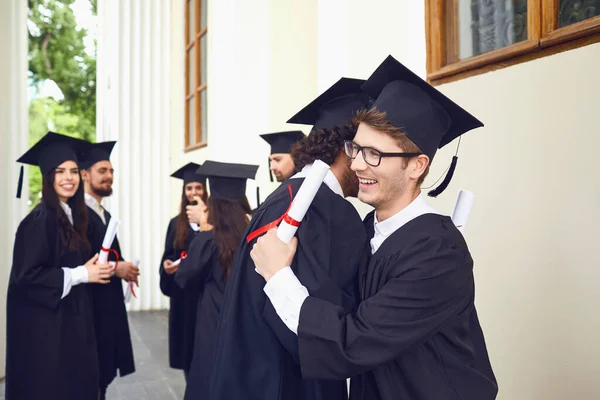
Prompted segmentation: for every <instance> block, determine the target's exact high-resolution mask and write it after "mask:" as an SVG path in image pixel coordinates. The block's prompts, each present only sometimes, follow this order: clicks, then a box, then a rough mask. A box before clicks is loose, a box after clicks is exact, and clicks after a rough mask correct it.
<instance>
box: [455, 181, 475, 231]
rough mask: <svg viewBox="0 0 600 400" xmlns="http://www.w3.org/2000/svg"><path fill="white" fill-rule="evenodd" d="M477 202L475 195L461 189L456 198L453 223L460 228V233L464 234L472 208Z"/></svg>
mask: <svg viewBox="0 0 600 400" xmlns="http://www.w3.org/2000/svg"><path fill="white" fill-rule="evenodd" d="M474 201H475V193H473V192H470V191H468V190H463V189H460V190H459V191H458V195H457V196H456V203H455V204H454V211H452V222H454V225H456V227H457V228H458V230H459V231H461V232H463V233H464V230H465V226H466V225H467V220H468V219H469V215H470V214H471V208H472V207H473V202H474Z"/></svg>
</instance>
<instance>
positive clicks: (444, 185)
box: [427, 156, 458, 197]
mask: <svg viewBox="0 0 600 400" xmlns="http://www.w3.org/2000/svg"><path fill="white" fill-rule="evenodd" d="M457 162H458V157H457V156H452V162H451V163H450V168H448V173H447V174H446V177H445V178H444V180H443V181H442V183H440V185H439V186H438V187H436V188H435V189H433V190H431V191H430V192H429V193H427V195H428V196H430V197H437V196H438V195H440V194H442V192H443V191H444V190H446V188H447V187H448V184H450V181H451V180H452V176H453V175H454V170H455V169H456V163H457Z"/></svg>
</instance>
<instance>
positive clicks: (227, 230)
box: [208, 196, 252, 278]
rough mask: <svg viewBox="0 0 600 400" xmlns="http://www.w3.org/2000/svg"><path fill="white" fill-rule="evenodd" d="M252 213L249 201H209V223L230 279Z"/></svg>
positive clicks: (222, 263)
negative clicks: (236, 253) (235, 257)
mask: <svg viewBox="0 0 600 400" xmlns="http://www.w3.org/2000/svg"><path fill="white" fill-rule="evenodd" d="M251 212H252V209H251V208H250V204H248V199H247V198H246V197H245V196H244V197H243V198H241V199H235V200H231V199H219V198H217V199H215V198H212V197H211V198H210V199H209V200H208V223H209V224H211V225H212V226H213V233H214V236H215V242H216V243H217V248H218V249H219V261H220V262H221V266H222V267H223V269H224V272H225V278H228V277H229V272H230V271H231V264H232V263H233V257H234V256H235V252H236V251H237V249H238V247H239V245H240V241H241V240H242V237H243V235H244V231H245V230H246V227H248V223H249V222H250V220H249V218H248V214H250V213H251Z"/></svg>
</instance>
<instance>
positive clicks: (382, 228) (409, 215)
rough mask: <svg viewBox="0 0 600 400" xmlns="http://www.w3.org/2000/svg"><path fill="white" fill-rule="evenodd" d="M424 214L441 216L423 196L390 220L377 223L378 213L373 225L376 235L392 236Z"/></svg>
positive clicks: (418, 197)
mask: <svg viewBox="0 0 600 400" xmlns="http://www.w3.org/2000/svg"><path fill="white" fill-rule="evenodd" d="M423 214H439V213H438V212H437V211H436V210H435V208H433V207H432V206H430V205H429V203H427V200H425V197H424V196H423V195H421V194H420V195H419V196H417V198H415V199H414V200H413V201H412V202H411V203H410V204H409V205H408V206H406V207H404V208H403V209H402V210H400V211H399V212H397V213H396V214H394V215H392V216H391V217H389V218H388V219H386V220H384V221H381V222H377V212H375V218H373V225H374V226H375V233H376V234H379V235H381V236H384V237H388V236H390V235H391V234H392V233H394V232H396V231H397V230H398V229H400V228H401V227H403V226H404V225H406V224H407V223H408V222H410V221H412V220H413V219H415V218H417V217H418V216H421V215H423Z"/></svg>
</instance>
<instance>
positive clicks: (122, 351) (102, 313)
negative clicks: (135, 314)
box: [88, 207, 135, 387]
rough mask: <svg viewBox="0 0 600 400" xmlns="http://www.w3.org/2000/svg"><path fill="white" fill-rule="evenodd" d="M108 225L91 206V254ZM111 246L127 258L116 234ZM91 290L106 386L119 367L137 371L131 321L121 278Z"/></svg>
mask: <svg viewBox="0 0 600 400" xmlns="http://www.w3.org/2000/svg"><path fill="white" fill-rule="evenodd" d="M110 218H111V215H110V213H109V212H108V211H106V210H105V211H104V219H105V220H106V224H107V225H108V223H109V221H110ZM107 225H104V222H102V220H101V219H100V216H98V214H96V212H95V211H94V210H92V209H91V208H89V207H88V240H89V241H90V245H91V246H92V252H91V255H94V254H96V253H100V249H101V248H102V241H103V240H104V235H105V234H106V228H107ZM111 249H113V250H116V251H117V252H118V253H119V259H120V260H122V259H123V258H122V254H121V246H119V239H118V238H115V241H114V242H113V244H112V246H111ZM91 255H90V257H91ZM109 260H110V261H116V257H115V255H114V254H113V253H110V255H109ZM91 290H92V297H93V301H94V325H95V327H96V340H97V342H98V357H99V368H100V386H101V387H106V386H108V385H109V384H110V383H111V382H112V380H113V379H114V378H115V377H116V376H117V370H118V371H119V375H120V376H125V375H128V374H131V373H133V372H135V362H134V360H133V348H132V346H131V335H130V333H129V322H128V320H127V310H126V308H125V302H124V300H123V284H122V280H121V278H119V277H117V276H113V277H111V278H110V283H108V284H106V285H92V286H91Z"/></svg>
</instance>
